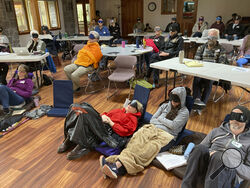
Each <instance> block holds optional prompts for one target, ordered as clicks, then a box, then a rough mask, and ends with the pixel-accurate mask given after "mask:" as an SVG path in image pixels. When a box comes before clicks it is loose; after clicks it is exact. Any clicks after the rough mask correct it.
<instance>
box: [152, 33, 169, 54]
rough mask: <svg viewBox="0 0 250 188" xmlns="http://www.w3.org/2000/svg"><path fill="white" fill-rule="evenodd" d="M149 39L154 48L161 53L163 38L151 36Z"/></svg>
mask: <svg viewBox="0 0 250 188" xmlns="http://www.w3.org/2000/svg"><path fill="white" fill-rule="evenodd" d="M150 39H153V41H154V43H155V45H156V47H157V48H158V49H159V51H162V50H163V49H164V40H165V39H164V37H163V36H151V37H150Z"/></svg>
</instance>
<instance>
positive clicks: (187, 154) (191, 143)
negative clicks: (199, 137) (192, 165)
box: [184, 142, 195, 159]
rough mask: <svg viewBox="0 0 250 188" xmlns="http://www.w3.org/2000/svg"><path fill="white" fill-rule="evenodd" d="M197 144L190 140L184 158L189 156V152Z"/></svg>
mask: <svg viewBox="0 0 250 188" xmlns="http://www.w3.org/2000/svg"><path fill="white" fill-rule="evenodd" d="M194 146H195V144H194V143H193V142H190V143H189V144H188V146H187V149H186V150H185V152H184V158H185V159H188V157H189V154H190V153H191V151H192V150H193V148H194Z"/></svg>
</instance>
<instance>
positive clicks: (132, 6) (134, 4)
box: [121, 0, 143, 38]
mask: <svg viewBox="0 0 250 188" xmlns="http://www.w3.org/2000/svg"><path fill="white" fill-rule="evenodd" d="M121 15H122V37H123V38H126V37H128V34H129V33H132V32H133V26H134V24H135V23H136V19H137V18H138V17H140V18H141V21H142V22H143V0H121Z"/></svg>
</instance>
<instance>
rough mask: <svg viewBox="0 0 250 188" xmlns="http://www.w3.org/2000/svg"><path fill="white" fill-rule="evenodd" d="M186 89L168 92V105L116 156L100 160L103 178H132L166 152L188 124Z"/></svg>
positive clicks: (165, 104) (160, 108) (178, 88)
mask: <svg viewBox="0 0 250 188" xmlns="http://www.w3.org/2000/svg"><path fill="white" fill-rule="evenodd" d="M186 94H187V91H186V88H184V87H177V88H174V89H173V90H172V91H171V92H170V97H169V99H170V100H169V101H168V102H165V103H163V104H162V105H161V106H160V107H159V108H158V110H157V111H156V113H155V114H154V115H153V117H152V118H151V120H150V123H151V124H148V125H144V126H143V127H142V128H140V129H139V130H138V131H137V132H136V133H135V134H134V135H133V137H132V138H131V139H130V141H129V142H128V144H127V146H126V148H125V149H124V150H123V151H122V152H121V153H120V155H113V156H110V157H108V158H107V159H105V157H104V156H101V157H100V166H101V170H102V172H103V173H104V177H105V176H108V177H110V178H114V179H115V178H117V177H118V176H122V175H125V174H126V173H128V174H131V175H136V174H137V173H139V172H141V171H143V170H144V168H145V167H146V166H148V165H149V164H150V163H151V162H152V160H153V159H154V158H155V157H156V155H157V154H158V153H159V151H160V150H161V151H166V150H168V149H169V148H170V147H171V146H172V145H173V144H174V143H175V140H176V138H177V136H178V134H179V133H180V132H181V130H182V129H183V127H184V126H185V124H186V123H187V121H188V117H189V111H188V109H187V107H186Z"/></svg>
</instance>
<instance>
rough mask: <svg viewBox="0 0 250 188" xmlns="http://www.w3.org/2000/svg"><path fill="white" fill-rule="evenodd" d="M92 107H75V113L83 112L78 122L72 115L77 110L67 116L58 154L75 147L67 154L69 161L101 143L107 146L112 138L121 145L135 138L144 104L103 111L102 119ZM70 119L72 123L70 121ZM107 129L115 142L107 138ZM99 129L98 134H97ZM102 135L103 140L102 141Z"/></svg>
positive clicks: (133, 103) (136, 102)
mask: <svg viewBox="0 0 250 188" xmlns="http://www.w3.org/2000/svg"><path fill="white" fill-rule="evenodd" d="M81 107H82V108H81ZM90 107H91V106H90V105H89V106H87V108H86V107H83V105H82V106H79V107H75V109H76V113H79V112H83V115H82V117H79V118H78V120H77V121H74V120H72V117H71V116H70V115H71V110H72V109H73V108H74V107H72V109H71V110H70V112H69V113H68V115H69V118H68V115H67V117H66V120H65V126H64V135H65V140H64V141H63V143H62V144H61V145H60V146H59V147H58V150H57V152H58V153H63V152H66V151H68V150H69V149H70V148H72V147H75V148H74V149H73V150H72V151H71V152H69V153H68V155H67V159H68V160H73V159H77V158H80V157H82V156H83V155H85V154H87V153H88V152H89V151H90V149H92V148H93V147H96V146H95V143H100V142H101V141H102V140H103V141H105V142H106V143H107V144H108V143H111V142H112V140H113V139H115V140H119V143H120V142H123V137H127V136H130V135H132V134H133V133H134V131H135V130H136V128H137V123H138V118H139V117H140V116H141V113H142V111H143V107H142V104H141V103H140V102H139V101H137V100H133V101H131V103H129V105H128V106H127V107H126V108H122V109H113V110H111V111H109V112H104V113H103V114H102V115H101V116H100V115H99V113H97V112H96V111H95V109H93V107H91V108H90ZM90 109H91V111H90ZM93 111H94V112H93ZM93 114H95V115H93ZM80 118H84V119H90V121H89V122H85V121H83V120H81V119H80ZM68 119H69V121H73V122H72V123H71V122H67V120H68ZM80 121H81V122H80ZM98 125H100V126H98ZM107 129H111V130H110V131H111V132H112V134H109V135H111V137H112V139H111V138H110V137H107V136H104V133H105V132H106V130H107ZM96 130H97V132H95V131H96ZM110 131H109V132H110ZM100 134H101V135H102V138H100V136H99V135H100ZM105 138H106V139H105ZM124 144H126V143H124Z"/></svg>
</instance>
